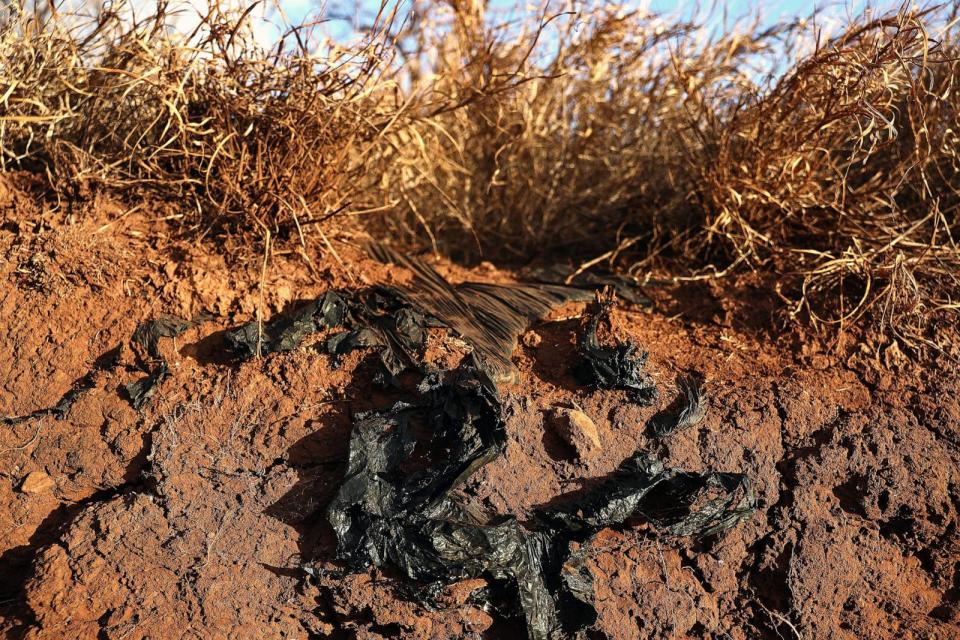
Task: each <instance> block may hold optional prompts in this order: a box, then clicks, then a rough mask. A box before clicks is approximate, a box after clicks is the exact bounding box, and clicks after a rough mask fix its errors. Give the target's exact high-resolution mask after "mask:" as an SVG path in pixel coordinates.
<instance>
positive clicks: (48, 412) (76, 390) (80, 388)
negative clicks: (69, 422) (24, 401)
mask: <svg viewBox="0 0 960 640" xmlns="http://www.w3.org/2000/svg"><path fill="white" fill-rule="evenodd" d="M95 372H96V369H93V370H92V371H90V372H88V373H87V374H86V375H84V376H83V377H82V378H80V379H79V380H77V381H76V382H75V383H74V384H73V385H72V386H71V387H70V389H69V390H68V391H67V392H66V393H65V394H63V396H61V397H60V400H58V401H57V403H56V404H55V405H53V406H52V407H47V408H44V409H38V410H36V411H32V412H30V413H28V414H26V415H22V416H6V417H3V418H0V424H5V425H14V424H19V423H21V422H26V421H27V420H33V419H35V418H42V417H44V416H53V417H54V418H56V419H58V420H59V419H62V418H63V417H64V416H66V415H67V413H68V412H69V411H70V407H72V406H73V403H74V402H76V401H77V399H78V398H79V397H80V396H82V395H83V394H84V393H86V392H87V391H89V390H90V389H92V388H93V377H94V374H95Z"/></svg>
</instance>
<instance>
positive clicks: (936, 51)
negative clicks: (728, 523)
mask: <svg viewBox="0 0 960 640" xmlns="http://www.w3.org/2000/svg"><path fill="white" fill-rule="evenodd" d="M547 15H549V14H547ZM450 20H451V25H450V27H449V29H448V30H446V31H445V30H442V29H440V30H438V29H434V32H431V31H430V30H428V29H423V28H421V29H420V32H419V33H420V37H419V39H418V41H419V42H421V43H424V44H423V45H422V47H421V50H420V51H418V53H417V55H416V56H414V57H415V58H416V59H418V60H423V59H424V58H426V59H427V60H428V61H429V65H428V66H429V72H430V73H431V74H432V76H433V77H434V78H437V80H436V83H435V84H434V85H432V86H430V87H428V89H429V90H430V91H439V92H443V94H444V95H445V96H452V97H453V98H454V99H455V100H454V101H456V99H457V98H460V99H466V98H467V97H469V96H471V95H474V94H476V92H477V91H478V90H481V89H482V88H483V87H484V86H485V83H486V82H487V81H488V79H489V78H495V77H498V76H499V75H502V74H516V75H518V76H519V77H522V78H523V79H525V80H526V81H525V82H522V83H518V85H517V86H516V88H515V90H513V91H510V92H506V93H494V94H492V95H488V96H485V97H484V98H483V99H480V100H475V101H471V102H469V103H468V104H467V105H466V106H465V107H463V108H461V109H457V110H452V111H447V112H443V113H439V114H436V115H434V116H432V117H430V118H428V119H427V120H426V121H425V122H424V123H423V125H422V126H421V127H419V128H418V129H417V130H416V131H415V132H410V131H401V132H397V134H396V136H395V137H396V139H397V142H396V144H395V145H394V147H393V150H392V155H391V153H389V152H384V154H383V155H384V157H385V158H388V159H389V160H388V162H387V164H386V167H387V171H386V173H385V174H382V175H378V176H376V179H377V180H378V183H377V186H378V190H380V191H381V192H383V193H384V194H387V195H388V196H389V197H390V198H391V200H390V202H391V204H393V205H394V215H392V216H388V217H383V218H382V219H381V220H380V221H379V222H380V223H381V224H382V225H384V226H385V227H386V228H387V229H388V230H389V231H390V232H391V233H399V234H401V235H403V236H405V237H407V238H410V239H414V240H420V241H427V242H430V243H432V244H433V245H434V247H435V248H436V249H437V250H439V251H442V252H447V253H451V254H453V255H455V256H461V257H464V258H466V259H468V260H471V259H472V260H475V259H480V258H487V259H496V260H514V261H521V262H522V261H527V260H529V259H531V258H535V257H552V258H554V259H555V258H557V257H561V258H563V257H566V258H568V259H576V262H575V264H578V263H581V262H582V264H583V265H584V266H592V265H596V264H601V265H606V266H608V267H610V268H613V269H615V270H620V271H629V272H631V273H633V274H634V275H637V276H644V275H647V274H650V273H651V272H653V273H657V274H659V275H663V274H664V273H667V274H668V275H672V276H680V277H694V278H697V277H702V278H706V277H717V276H718V275H727V274H736V273H739V272H743V271H745V270H750V269H753V270H757V271H760V272H761V273H764V274H767V276H766V277H768V280H769V281H771V282H775V283H776V286H777V291H778V293H779V294H780V295H781V297H782V298H783V299H784V301H785V302H786V303H787V307H786V308H787V309H788V310H789V311H790V313H791V314H792V315H794V316H797V317H803V318H806V319H808V320H812V321H813V322H814V323H815V324H839V325H841V326H842V325H846V324H850V323H852V322H855V321H856V320H858V319H860V318H861V317H863V316H864V315H865V314H868V313H869V315H870V317H871V318H874V319H876V320H879V321H880V322H882V323H884V324H885V325H886V326H888V327H889V328H893V329H897V328H904V327H905V328H916V327H919V326H921V325H922V324H924V322H925V321H926V320H927V319H928V318H929V317H931V313H934V312H946V313H948V314H953V313H955V312H956V310H957V308H958V307H957V301H956V296H957V293H958V291H960V289H958V281H957V275H956V274H957V267H958V262H960V253H958V249H957V246H956V244H955V243H954V235H955V234H956V232H957V224H958V214H957V209H958V206H960V199H958V197H957V196H958V192H957V188H958V185H960V181H958V174H957V152H958V138H957V131H956V125H955V123H956V122H957V116H958V100H960V98H958V97H957V87H956V83H957V77H958V75H957V71H958V62H957V57H958V56H957V53H958V45H957V39H956V34H955V30H954V27H953V25H954V24H955V23H956V21H955V20H954V16H951V15H947V14H945V13H944V12H943V10H939V11H930V10H928V11H904V12H901V13H899V14H889V15H886V16H883V17H880V18H875V19H870V18H869V17H867V16H865V17H863V18H862V19H859V20H855V21H853V22H852V23H850V24H849V25H848V26H847V27H846V28H845V29H844V30H843V31H842V32H841V33H839V34H838V35H835V36H834V37H832V38H829V39H824V40H823V41H820V40H815V39H814V38H816V37H817V32H816V31H815V30H814V29H813V27H811V26H810V25H808V24H806V23H804V22H797V23H792V24H782V25H777V26H774V27H772V28H767V29H760V28H759V27H758V26H757V24H756V23H740V24H739V25H738V26H737V27H736V28H733V29H731V30H728V31H727V32H725V33H720V34H719V35H709V34H707V33H706V32H705V30H704V29H702V28H697V27H696V26H695V25H692V24H677V23H670V22H664V21H663V19H661V18H659V17H657V16H652V15H649V14H645V13H643V12H624V11H623V10H622V9H618V8H612V7H610V6H609V5H598V6H595V7H593V8H587V9H584V10H583V11H581V12H580V13H577V14H571V15H558V16H556V17H555V18H554V19H553V20H552V22H551V24H550V25H549V26H548V30H549V31H548V32H549V34H550V35H549V37H544V33H545V32H543V31H542V30H540V29H537V28H532V29H530V30H527V31H525V30H523V29H516V28H515V29H513V30H511V31H504V26H503V25H497V24H495V23H493V22H491V21H490V20H489V19H484V17H483V16H482V15H480V14H479V12H478V10H477V9H476V5H472V4H471V5H469V8H464V7H461V6H460V5H459V4H457V5H455V7H454V10H453V11H452V12H451V13H450ZM418 24H422V21H421V22H419V23H418ZM447 31H449V33H447ZM435 32H439V33H443V34H444V36H445V37H444V38H443V39H440V38H434V39H432V40H431V37H430V36H431V35H432V34H434V33H435ZM451 34H452V35H451ZM934 34H936V35H934ZM812 43H813V45H812V46H811V44H812ZM791 61H793V62H791ZM422 67H423V64H422V63H421V64H420V65H419V66H418V69H417V71H418V74H419V75H424V74H425V72H424V70H423V68H422ZM428 75H429V74H428ZM404 136H406V137H404Z"/></svg>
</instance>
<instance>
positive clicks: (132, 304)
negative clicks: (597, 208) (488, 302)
mask: <svg viewBox="0 0 960 640" xmlns="http://www.w3.org/2000/svg"><path fill="white" fill-rule="evenodd" d="M41 202H42V201H41V200H40V199H39V198H38V197H37V196H36V195H35V194H32V191H31V182H30V180H29V179H28V178H25V177H19V178H15V179H14V180H12V181H11V180H8V181H7V182H6V183H5V184H3V185H0V252H2V255H3V256H4V258H5V260H3V262H2V264H0V281H2V288H0V354H3V358H2V359H0V416H15V415H23V414H28V413H30V412H33V411H35V410H37V409H41V408H44V407H49V406H52V405H54V404H56V403H57V402H58V400H59V399H60V398H61V397H62V396H63V395H64V394H65V393H67V392H68V391H69V390H70V389H71V388H72V387H73V386H74V385H75V384H76V383H77V381H78V380H81V379H83V378H84V376H86V375H87V374H88V372H91V371H92V374H91V375H90V377H89V378H88V379H87V381H88V382H89V383H90V386H91V388H90V389H89V391H87V392H86V393H84V394H82V395H81V396H80V397H79V399H78V400H77V401H76V402H75V403H74V404H73V405H72V407H71V408H70V409H69V411H68V412H67V413H66V415H65V416H63V417H62V419H58V417H57V416H54V415H47V416H41V417H36V418H31V419H28V420H24V421H20V422H17V423H14V424H0V630H2V631H3V632H4V634H5V635H6V637H10V638H20V637H26V638H127V639H135V638H154V639H156V638H181V637H183V638H193V637H196V638H227V637H230V638H274V637H278V638H279V637H284V638H306V637H310V636H311V635H312V636H313V637H342V638H352V637H356V638H379V637H391V638H438V637H439V638H447V637H449V638H461V637H490V638H500V637H504V638H507V637H518V634H522V632H523V631H522V630H523V625H522V621H518V620H515V619H514V620H505V619H503V617H502V616H501V615H499V614H498V612H497V611H496V610H489V611H487V610H483V609H482V608H480V607H478V606H476V605H475V604H474V601H473V600H472V599H471V598H470V594H471V593H472V592H473V591H474V590H475V589H476V588H478V587H480V586H483V582H482V580H479V581H468V582H466V583H461V584H458V585H452V586H451V587H449V588H448V590H447V593H446V594H445V595H444V597H443V598H442V600H443V602H444V606H443V607H441V608H439V609H437V610H428V609H426V608H424V607H422V606H419V605H417V604H415V603H413V602H411V601H409V600H408V599H406V598H405V597H404V594H405V591H406V589H405V583H404V582H403V581H402V580H399V579H398V578H397V577H396V576H395V575H392V574H390V572H382V571H377V570H370V571H369V572H367V573H363V574H358V575H351V576H347V577H344V578H340V577H334V576H337V575H338V574H337V573H336V572H335V570H336V569H337V568H338V565H337V564H336V563H334V562H333V552H334V548H333V536H332V532H331V531H330V529H329V526H328V525H327V524H326V521H325V518H324V515H323V510H324V507H325V506H326V505H327V504H328V503H329V501H330V500H331V498H332V496H333V495H334V493H335V492H336V490H337V488H338V486H339V482H340V480H341V478H342V475H343V473H344V470H345V467H346V464H345V463H346V454H347V446H348V439H349V433H350V416H351V414H352V413H353V412H356V411H359V410H363V409H366V408H370V407H373V406H378V405H380V406H382V404H383V403H384V402H386V401H387V398H385V397H381V395H380V394H378V393H377V392H376V391H375V390H373V389H371V388H370V387H369V386H367V385H366V383H365V382H361V381H365V380H368V379H369V377H370V376H369V375H366V370H365V368H370V367H372V366H373V364H374V363H373V362H372V358H371V357H370V354H369V353H364V352H356V353H354V354H352V355H351V356H349V357H347V358H344V359H342V360H341V361H340V362H333V361H331V359H330V358H329V357H328V356H327V355H325V354H323V353H322V352H321V351H320V350H319V349H317V348H315V346H314V344H312V343H311V342H310V341H308V342H307V343H306V344H304V345H303V346H301V347H300V348H299V349H297V350H296V351H294V352H291V353H285V354H276V355H271V356H269V357H266V358H263V359H260V360H256V359H255V360H251V361H248V362H245V363H242V364H236V363H231V362H229V361H228V360H226V359H225V358H224V357H223V354H222V347H223V345H222V340H223V338H222V334H223V330H225V329H227V328H229V327H233V326H235V325H236V324H238V323H240V322H245V321H248V320H249V319H251V318H252V317H254V316H255V314H256V311H257V308H258V305H259V304H260V300H261V287H260V269H261V265H260V263H259V261H258V260H251V261H250V262H249V263H243V262H238V261H227V260H225V259H224V258H223V257H222V256H219V255H218V254H216V253H215V252H212V251H210V250H209V248H208V247H207V248H205V247H203V246H198V245H189V244H185V243H180V242H178V241H176V240H173V239H168V240H165V241H164V242H163V243H162V247H158V245H159V244H160V242H159V241H158V240H157V238H158V237H161V236H159V235H158V232H157V229H158V228H161V227H158V225H160V223H158V222H154V221H151V220H150V219H149V217H148V216H147V214H146V213H145V211H148V210H149V209H150V207H144V208H143V209H141V210H139V211H138V212H135V213H134V214H130V215H127V216H122V215H120V216H118V215H117V212H116V211H115V210H114V209H113V208H112V206H113V205H111V203H109V202H101V201H95V202H89V203H84V204H80V205H77V206H82V207H84V208H85V209H84V212H83V213H84V215H77V216H76V217H75V219H74V218H73V217H72V216H69V215H66V216H65V215H64V214H63V213H58V214H56V215H54V214H52V213H51V212H50V211H47V210H45V208H44V206H45V205H42V204H40V203H41ZM155 216H156V217H160V215H159V214H155ZM109 220H115V222H113V223H110V224H108V221H109ZM148 238H149V240H148ZM335 247H336V251H337V254H336V255H334V254H332V253H329V252H327V253H323V252H319V251H317V252H315V253H312V254H311V259H310V260H309V261H308V260H306V259H304V258H303V257H301V256H300V255H298V254H297V253H296V252H290V253H287V254H283V253H276V254H274V256H273V257H272V259H271V262H270V268H269V269H268V270H267V278H266V280H265V282H264V286H263V304H264V311H265V315H268V316H269V315H272V314H273V313H275V312H278V311H280V310H281V309H283V308H285V307H287V306H288V305H290V304H294V303H295V301H297V300H301V299H308V298H312V297H314V296H316V295H317V294H318V293H320V292H322V291H325V290H327V289H329V288H332V287H350V286H361V285H363V284H365V283H376V282H391V281H398V280H403V279H405V274H403V273H399V272H397V271H396V270H391V269H389V268H386V267H384V266H383V265H380V264H378V263H375V262H373V261H372V260H369V259H367V258H365V257H364V256H363V255H362V254H361V253H360V252H359V251H358V250H356V249H353V248H351V247H349V246H347V245H340V244H337V245H335ZM436 267H437V268H438V270H440V271H441V272H442V273H443V274H444V275H446V276H447V277H449V278H450V279H451V280H454V281H456V280H460V279H464V278H467V277H469V278H472V279H476V280H487V281H504V280H507V279H509V278H510V274H508V273H504V272H500V271H498V270H497V269H495V268H493V267H491V266H489V265H485V266H482V267H481V268H478V269H475V270H473V271H469V272H468V271H465V270H464V269H462V268H460V267H457V266H456V265H450V264H445V263H438V264H436ZM646 293H647V294H648V295H650V296H651V297H653V298H654V300H655V304H654V307H653V309H652V310H650V311H640V310H634V309H631V308H629V307H626V306H624V307H621V308H619V309H618V310H616V311H615V312H614V316H613V320H614V328H613V330H614V332H615V333H616V334H617V336H619V337H620V338H630V339H632V340H635V341H636V342H637V343H639V344H640V345H642V346H643V347H644V348H645V349H647V350H648V351H649V352H650V365H649V370H650V373H651V374H652V375H653V376H654V378H655V379H656V381H657V383H658V386H659V387H660V389H661V397H660V399H659V401H658V404H657V405H655V406H651V407H640V406H637V405H635V404H632V403H631V402H629V401H628V399H627V397H626V394H625V393H623V392H616V391H614V392H610V391H597V392H588V391H585V390H584V389H583V388H582V387H580V386H579V385H577V384H576V382H575V381H574V379H573V377H572V376H571V375H570V373H569V366H570V363H571V362H572V359H573V354H574V348H575V335H576V331H577V330H578V327H579V326H580V319H579V316H580V314H581V313H582V311H583V308H582V305H577V304H570V305H567V306H566V307H564V308H562V309H560V310H559V311H557V312H555V313H554V314H553V316H552V317H551V318H549V319H548V320H547V321H545V322H543V323H540V324H538V325H536V326H534V327H533V328H532V329H531V330H530V331H529V332H528V333H527V334H526V335H525V336H523V339H522V341H521V345H520V347H519V348H518V350H517V352H516V353H515V354H514V361H515V362H516V363H517V364H518V366H519V368H520V372H521V376H520V381H519V383H518V384H516V385H513V386H511V387H509V388H507V389H506V399H505V404H506V408H507V427H508V432H509V442H508V445H507V449H506V454H505V455H504V456H502V457H500V458H499V459H496V460H494V461H493V462H492V463H490V464H489V465H488V466H487V467H485V468H484V469H482V470H481V471H480V472H479V473H477V474H476V475H475V476H474V477H473V478H472V479H471V480H470V482H469V483H468V484H467V485H466V486H465V487H464V488H463V489H462V490H463V491H465V492H468V493H470V494H472V495H474V496H477V497H478V498H479V499H480V500H481V501H482V502H483V503H484V504H486V505H487V506H488V507H489V508H490V509H491V510H494V511H497V512H500V513H512V514H516V515H517V516H518V517H519V518H520V519H521V520H522V519H524V518H526V517H527V516H529V514H530V513H531V511H532V509H533V508H535V507H537V506H542V505H546V504H552V503H554V502H556V501H558V500H563V499H567V497H569V496H570V495H571V494H575V492H576V490H578V489H580V488H583V487H589V486H590V485H591V482H592V481H593V480H594V479H597V478H600V477H602V476H604V475H605V474H607V473H609V472H610V471H611V470H613V469H614V468H615V467H616V466H617V465H618V463H620V462H621V461H622V460H623V459H624V458H625V457H626V456H628V455H629V454H630V453H632V452H633V451H634V450H635V449H637V448H638V447H639V446H644V445H647V444H649V446H650V447H655V448H656V451H657V453H658V454H660V455H662V456H663V458H664V459H665V462H666V463H667V465H668V466H673V467H681V468H685V469H689V470H696V471H705V470H717V471H732V472H742V473H746V474H747V475H748V476H749V477H750V478H751V479H752V480H753V482H754V486H755V490H756V493H757V497H758V500H759V509H758V511H757V513H756V515H755V516H754V517H753V518H752V519H751V520H749V521H748V522H746V523H744V524H741V525H739V526H737V527H736V528H734V529H732V530H730V531H729V532H727V533H726V534H724V535H722V536H720V537H719V538H717V539H710V540H707V541H705V542H695V541H692V540H687V539H683V538H681V539H672V538H664V537H662V536H660V535H658V534H657V532H656V531H654V530H653V529H651V528H650V527H648V526H647V525H645V524H643V523H642V522H636V523H630V524H629V525H628V526H624V527H620V528H618V529H616V530H614V529H608V530H605V531H603V532H601V533H600V534H599V535H598V536H597V538H596V539H595V540H594V541H593V543H592V544H590V545H589V549H588V560H587V566H588V568H589V570H590V572H591V573H592V574H593V576H594V581H595V586H596V600H597V610H598V613H599V619H598V621H597V625H596V628H595V629H594V630H592V631H591V633H592V634H593V635H592V636H591V637H607V638H612V639H613V638H615V639H626V638H685V637H687V638H721V637H722V638H735V639H747V638H757V637H760V638H798V637H800V638H849V639H851V640H853V639H855V638H877V639H882V638H898V639H899V638H942V639H946V638H956V637H960V604H958V600H960V537H958V534H957V526H958V519H960V472H958V462H960V450H958V447H960V400H958V398H957V395H956V389H957V385H958V382H960V367H958V366H957V365H956V364H955V360H952V359H951V355H949V354H947V355H945V354H928V355H926V356H924V358H923V359H922V360H921V359H919V356H916V355H915V354H914V353H913V352H912V351H910V350H909V349H907V348H906V347H903V346H902V345H898V344H896V343H893V342H889V341H884V340H881V339H879V338H874V337H871V336H870V335H866V336H859V337H857V338H856V339H853V338H848V339H847V340H846V341H845V342H844V343H842V344H839V345H837V344H831V345H829V346H825V345H823V344H822V343H821V341H820V340H819V339H818V338H817V337H815V336H804V335H801V334H798V333H797V331H798V330H797V329H795V328H791V329H789V330H786V329H784V330H780V331H778V330H777V329H776V325H775V324H774V323H773V322H772V321H771V318H770V316H769V313H767V312H765V311H764V309H768V308H769V306H768V305H766V304H765V300H768V297H767V296H768V292H765V291H764V290H763V289H762V287H759V286H758V285H757V283H755V282H751V281H749V279H746V280H743V281H739V282H720V283H716V284H711V285H691V286H688V287H684V288H656V289H651V290H648V291H646ZM203 312H207V313H209V314H211V319H209V320H207V321H205V322H202V323H200V324H199V325H198V326H196V327H194V328H192V329H190V330H189V331H187V332H186V333H185V334H183V335H182V336H180V337H178V338H176V339H163V340H162V341H161V349H162V350H163V351H164V355H165V357H166V358H167V360H168V361H169V363H170V368H171V373H172V375H171V376H170V377H169V378H167V379H165V380H164V381H163V382H162V383H161V385H160V387H159V389H158V391H157V394H156V396H155V397H154V399H153V400H152V401H151V402H150V403H149V404H148V405H147V406H146V407H145V408H144V409H142V410H141V411H137V410H134V409H133V408H132V407H131V405H130V403H129V401H128V399H127V398H126V397H125V395H124V392H123V390H122V387H123V385H125V384H127V383H129V382H131V381H133V380H135V379H137V378H138V377H139V376H141V375H142V372H140V371H138V370H136V368H135V367H134V366H133V361H132V359H131V357H130V353H129V347H128V341H129V338H130V335H131V334H132V332H133V330H134V328H135V327H136V325H137V324H138V323H139V322H141V321H143V320H146V319H149V318H151V317H154V316H156V315H157V314H159V313H170V314H176V315H180V316H183V317H196V316H199V315H200V314H201V313H203ZM953 342H954V344H957V343H958V341H956V340H955V341H953ZM958 348H960V347H958ZM462 355H463V349H462V343H460V342H459V341H457V340H455V339H452V338H451V337H450V336H448V335H446V334H445V333H444V332H435V333H434V334H433V335H432V336H431V349H430V352H429V357H430V358H432V359H434V360H435V361H438V362H441V361H442V362H448V363H449V362H455V361H456V360H457V359H459V358H460V357H462ZM958 355H960V353H954V354H952V357H954V358H955V357H957V356H958ZM114 361H117V362H119V365H117V366H107V364H106V363H108V362H114ZM694 372H697V373H701V374H703V375H704V376H705V379H706V388H707V391H708V393H709V401H708V411H707V415H706V418H705V420H704V421H703V422H701V423H700V424H699V425H697V426H696V427H694V428H692V429H688V430H686V431H682V432H679V433H677V434H675V435H673V436H670V437H668V438H667V439H666V440H665V441H664V442H663V443H656V442H654V441H652V440H651V441H649V442H648V441H647V440H646V436H645V435H644V431H645V424H646V422H647V420H648V419H649V418H650V417H651V416H652V415H654V414H655V413H656V412H657V411H658V410H660V409H662V408H663V407H664V406H666V405H668V404H669V403H670V402H671V401H672V400H673V398H674V396H675V395H676V393H677V390H676V388H675V383H674V381H675V379H676V376H677V374H678V373H694ZM555 407H568V408H572V407H575V408H579V409H580V410H582V411H583V412H584V413H585V414H586V415H587V416H589V417H590V419H591V420H592V421H593V423H594V424H595V425H596V427H597V435H598V437H599V441H600V445H601V446H600V449H599V451H598V452H596V454H595V455H592V456H590V457H589V458H585V459H583V460H581V459H580V458H579V457H578V456H577V455H576V451H575V450H574V449H573V448H572V447H571V446H570V445H569V444H568V443H567V442H565V441H564V440H563V439H562V438H560V437H559V436H558V435H557V432H556V431H555V430H554V429H553V428H552V427H551V425H550V420H551V411H552V409H554V408H555ZM565 496H566V497H565ZM307 561H310V562H312V563H314V564H315V565H317V566H318V567H320V568H321V569H323V568H329V569H330V570H331V571H330V572H324V571H321V572H320V575H319V576H318V577H317V578H316V579H309V580H308V579H306V577H305V574H304V573H303V572H302V571H301V570H300V566H301V564H302V563H303V562H307Z"/></svg>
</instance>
